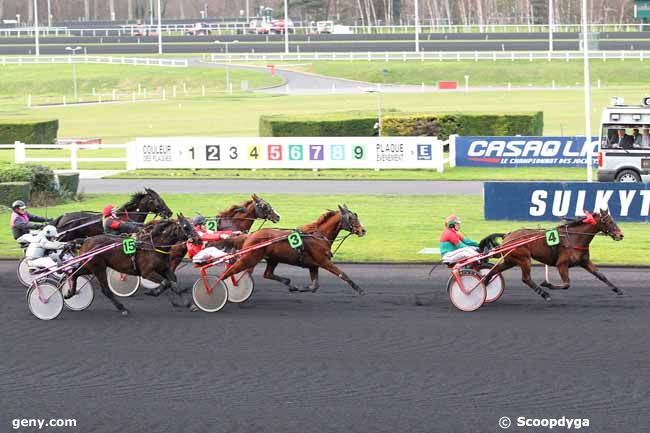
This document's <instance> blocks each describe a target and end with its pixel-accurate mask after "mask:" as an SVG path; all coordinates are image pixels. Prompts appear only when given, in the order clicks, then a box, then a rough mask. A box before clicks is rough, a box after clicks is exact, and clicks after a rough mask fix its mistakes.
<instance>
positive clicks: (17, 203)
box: [11, 200, 27, 209]
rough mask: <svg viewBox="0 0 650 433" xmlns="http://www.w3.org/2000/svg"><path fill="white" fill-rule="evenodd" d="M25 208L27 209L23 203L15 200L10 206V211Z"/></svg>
mask: <svg viewBox="0 0 650 433" xmlns="http://www.w3.org/2000/svg"><path fill="white" fill-rule="evenodd" d="M26 207H27V206H26V205H25V202H24V201H22V200H16V201H15V202H13V203H12V204H11V208H12V209H16V208H19V209H25V208H26Z"/></svg>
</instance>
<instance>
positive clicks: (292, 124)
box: [259, 111, 377, 137]
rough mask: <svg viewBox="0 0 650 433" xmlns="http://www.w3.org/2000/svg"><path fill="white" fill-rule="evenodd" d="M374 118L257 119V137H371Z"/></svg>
mask: <svg viewBox="0 0 650 433" xmlns="http://www.w3.org/2000/svg"><path fill="white" fill-rule="evenodd" d="M375 123H377V115H376V114H373V113H368V112H361V111H348V112H339V113H325V114H308V115H300V116H286V115H278V116H260V123H259V134H260V137H371V136H373V135H374V134H375V128H374V126H375Z"/></svg>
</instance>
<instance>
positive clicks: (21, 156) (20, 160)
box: [14, 141, 25, 164]
mask: <svg viewBox="0 0 650 433" xmlns="http://www.w3.org/2000/svg"><path fill="white" fill-rule="evenodd" d="M14 162H15V163H16V164H24V163H25V143H22V142H20V141H15V142H14Z"/></svg>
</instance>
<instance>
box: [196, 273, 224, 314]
mask: <svg viewBox="0 0 650 433" xmlns="http://www.w3.org/2000/svg"><path fill="white" fill-rule="evenodd" d="M192 299H193V300H194V303H195V304H196V306H197V307H199V308H200V309H201V310H203V311H205V312H206V313H215V312H217V311H219V310H221V309H222V308H223V306H224V305H226V302H227V301H228V288H227V287H226V285H225V284H224V283H223V281H222V282H220V283H219V284H217V286H216V287H214V288H213V289H212V290H211V291H210V293H208V289H207V288H206V287H205V284H204V283H203V278H199V279H198V280H196V282H195V283H194V286H192Z"/></svg>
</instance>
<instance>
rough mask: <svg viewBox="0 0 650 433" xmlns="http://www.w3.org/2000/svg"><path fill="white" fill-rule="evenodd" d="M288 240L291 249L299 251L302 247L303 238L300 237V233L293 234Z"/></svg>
mask: <svg viewBox="0 0 650 433" xmlns="http://www.w3.org/2000/svg"><path fill="white" fill-rule="evenodd" d="M287 240H288V241H289V246H291V248H293V249H294V250H295V249H298V248H300V247H301V246H302V237H301V236H300V233H299V232H293V233H291V234H290V235H289V236H287Z"/></svg>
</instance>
